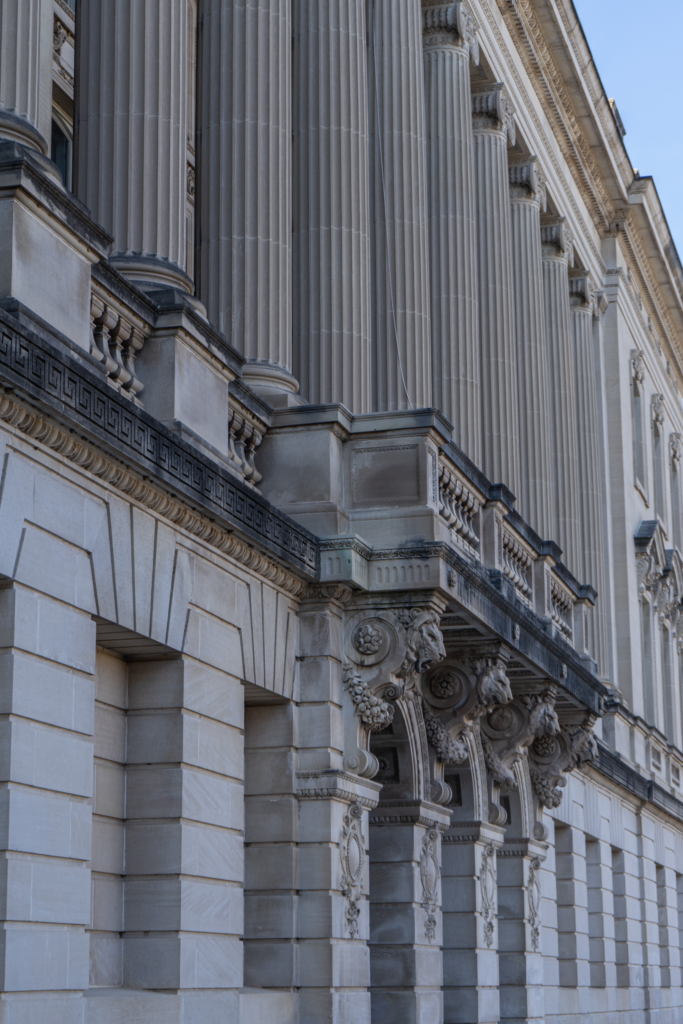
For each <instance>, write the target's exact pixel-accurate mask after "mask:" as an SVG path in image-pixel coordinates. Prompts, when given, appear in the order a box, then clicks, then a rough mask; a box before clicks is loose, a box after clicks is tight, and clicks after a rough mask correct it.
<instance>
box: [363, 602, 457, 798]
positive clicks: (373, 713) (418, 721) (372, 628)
mask: <svg viewBox="0 0 683 1024" xmlns="http://www.w3.org/2000/svg"><path fill="white" fill-rule="evenodd" d="M439 619H440V616H439V613H438V612H437V611H436V610H434V608H429V607H427V608H425V607H412V608H394V607H385V608H378V609H376V610H369V609H367V608H366V609H361V610H356V611H353V612H351V613H350V614H349V617H348V618H347V627H346V643H345V650H344V659H343V683H344V689H345V691H346V692H347V693H348V694H349V696H350V698H351V700H350V705H345V707H346V710H345V712H344V723H345V724H344V730H345V739H344V750H345V757H344V766H345V768H346V769H347V771H353V772H356V773H358V774H359V775H363V776H365V777H366V778H372V777H373V776H374V775H375V774H376V773H377V771H378V769H379V760H378V758H377V757H376V756H375V755H374V754H373V753H372V752H371V751H370V736H371V734H372V733H378V732H381V731H383V730H384V729H387V728H388V727H389V726H390V725H391V724H392V722H393V720H394V702H396V701H399V702H401V707H402V712H403V719H404V720H405V724H406V728H407V729H408V731H409V733H412V734H413V740H412V742H411V752H412V753H411V756H413V757H414V759H415V763H414V778H415V780H417V781H416V782H415V786H416V791H415V793H414V795H415V796H416V797H417V796H421V797H422V798H426V799H431V790H430V781H429V774H430V773H429V758H428V755H427V742H426V735H425V726H424V720H423V716H422V708H421V694H420V689H419V685H418V679H419V677H420V676H421V675H422V674H423V673H425V672H428V671H430V670H431V669H432V668H433V667H434V666H435V665H437V664H438V663H439V662H440V661H441V660H442V659H443V658H444V657H445V654H446V651H445V648H444V644H443V636H442V634H441V630H440V629H439ZM351 707H352V708H353V712H354V713H353V716H352V717H350V708H351ZM444 795H445V796H447V795H448V794H446V792H445V790H444Z"/></svg>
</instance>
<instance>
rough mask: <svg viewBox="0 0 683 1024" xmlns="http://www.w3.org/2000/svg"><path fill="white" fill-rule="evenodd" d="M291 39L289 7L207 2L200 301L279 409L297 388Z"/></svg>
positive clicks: (252, 0) (251, 1) (278, 2)
mask: <svg viewBox="0 0 683 1024" xmlns="http://www.w3.org/2000/svg"><path fill="white" fill-rule="evenodd" d="M291 35H292V24H291V4H290V0H265V2H264V0H246V2H238V0H207V2H206V3H205V4H204V13H203V18H202V23H201V32H200V39H199V46H200V62H199V63H200V100H199V111H200V114H199V116H200V122H199V149H198V165H199V203H200V209H199V231H198V254H197V255H198V275H197V277H198V280H197V287H198V294H199V297H200V298H201V300H202V302H203V303H204V305H205V306H206V309H207V312H208V315H209V319H210V320H211V322H212V323H213V324H215V325H216V326H217V327H218V328H219V330H221V331H223V333H224V334H226V335H227V336H228V337H229V338H230V341H231V342H232V344H233V345H234V346H235V348H237V349H238V351H240V352H241V353H242V354H243V355H244V356H246V358H247V364H246V366H245V368H244V378H245V380H246V381H247V382H248V383H250V384H252V385H253V386H255V387H256V388H257V390H259V391H261V392H262V393H265V394H266V395H267V396H268V397H269V398H270V397H272V398H276V396H278V395H279V396H280V401H282V399H283V397H284V396H286V395H287V394H292V393H293V392H295V391H296V390H297V384H296V381H295V380H294V378H293V377H292V373H291V368H292V335H291V331H292V328H291V265H292V248H291V230H292V163H291V134H292V128H291V120H292V114H291V112H292V105H291V96H292V85H291V54H292V43H291ZM226 168H229V172H226ZM285 400H286V399H285Z"/></svg>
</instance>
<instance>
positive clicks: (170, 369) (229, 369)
mask: <svg viewBox="0 0 683 1024" xmlns="http://www.w3.org/2000/svg"><path fill="white" fill-rule="evenodd" d="M90 355H91V357H92V358H93V360H94V361H95V364H96V365H98V366H99V369H100V371H101V372H102V373H103V374H104V375H105V377H106V379H107V383H108V384H109V385H110V386H111V387H112V388H113V389H114V390H115V391H117V392H118V393H119V394H120V395H121V396H122V397H124V398H128V399H130V401H131V402H133V403H134V404H135V405H137V406H139V407H140V408H143V409H145V410H146V411H148V412H151V413H152V415H154V416H156V417H157V418H159V419H161V420H162V421H164V422H166V423H167V424H169V425H170V426H172V428H173V429H174V430H176V431H177V432H178V433H180V434H181V435H182V436H183V437H184V438H185V439H186V440H189V441H190V442H191V443H194V444H196V445H197V446H198V447H203V448H207V449H208V450H209V451H210V452H211V454H213V455H214V456H215V455H216V454H217V455H219V456H220V457H221V459H222V461H223V462H224V463H225V464H226V465H227V467H228V468H229V469H230V470H231V471H232V472H234V473H235V474H236V475H237V476H238V477H239V478H240V479H241V480H243V481H244V482H245V483H247V484H248V485H249V486H250V487H253V488H254V490H258V488H257V486H256V485H257V484H258V483H259V481H260V480H261V478H262V477H261V473H260V472H259V471H258V469H257V468H256V464H255V455H256V450H257V448H258V447H259V445H260V444H261V441H262V440H263V437H264V435H265V433H266V431H267V429H268V427H269V425H270V406H269V405H267V404H266V403H265V401H264V400H263V399H261V398H259V397H258V395H256V394H255V393H254V392H253V391H252V390H251V389H250V388H249V387H248V386H247V385H246V384H245V383H244V382H243V380H242V379H241V366H242V362H243V360H241V358H240V357H239V356H238V355H237V353H236V352H235V351H234V350H233V349H232V348H231V346H229V345H228V343H227V342H226V340H225V339H224V338H223V336H222V335H220V334H219V333H218V332H217V331H215V330H213V328H211V327H210V325H209V324H208V323H207V322H206V320H205V319H204V318H203V316H201V315H200V313H198V312H197V310H196V309H195V307H194V303H193V300H192V299H191V298H190V299H188V297H187V296H184V295H183V294H182V293H180V292H179V291H178V290H176V289H165V290H160V291H158V292H156V293H153V294H151V295H144V294H143V293H142V292H140V291H139V290H137V289H136V288H133V287H131V286H130V285H129V284H128V283H127V282H126V281H125V279H124V278H123V277H122V276H120V275H119V274H118V273H117V272H116V271H115V270H114V269H113V268H112V267H110V266H109V265H108V264H106V263H104V262H103V263H101V264H99V266H98V271H97V273H96V274H95V275H93V279H92V288H91V295H90ZM188 374H189V379H190V380H192V381H193V384H194V388H195V389H197V393H200V394H204V395H205V398H206V405H205V407H204V408H203V409H202V408H199V407H198V405H197V403H190V405H189V406H188V403H187V397H188V396H187V393H186V391H184V389H183V388H181V387H180V377H181V376H186V375H188Z"/></svg>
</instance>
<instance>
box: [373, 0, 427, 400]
mask: <svg viewBox="0 0 683 1024" xmlns="http://www.w3.org/2000/svg"><path fill="white" fill-rule="evenodd" d="M369 17H370V26H369V35H370V38H369V69H368V92H369V111H370V124H371V136H372V137H371V159H370V196H371V211H370V218H371V225H372V233H371V235H372V284H373V298H374V305H373V368H374V371H375V372H374V395H373V408H374V409H375V410H376V411H380V412H386V411H391V410H394V409H409V408H424V407H425V406H429V405H431V357H430V318H429V266H428V263H429V244H428V238H427V165H426V145H425V108H424V72H423V67H422V23H421V18H422V14H421V10H420V5H419V3H417V0H392V2H391V3H386V0H374V2H373V4H372V5H371V10H370V12H369Z"/></svg>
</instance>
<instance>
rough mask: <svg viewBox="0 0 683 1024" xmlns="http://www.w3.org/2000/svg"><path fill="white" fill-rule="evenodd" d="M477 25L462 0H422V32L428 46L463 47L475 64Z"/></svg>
mask: <svg viewBox="0 0 683 1024" xmlns="http://www.w3.org/2000/svg"><path fill="white" fill-rule="evenodd" d="M477 28H478V25H477V23H476V21H475V19H474V16H473V15H472V12H471V11H470V9H469V6H468V5H467V4H466V3H465V2H464V0H456V2H454V3H453V2H450V3H444V2H443V0H422V31H423V34H424V45H425V48H428V49H437V48H442V47H453V48H455V49H458V50H464V51H465V52H466V53H467V54H468V55H469V58H470V60H471V61H472V62H473V63H474V64H478V63H479V41H478V39H477Z"/></svg>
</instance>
